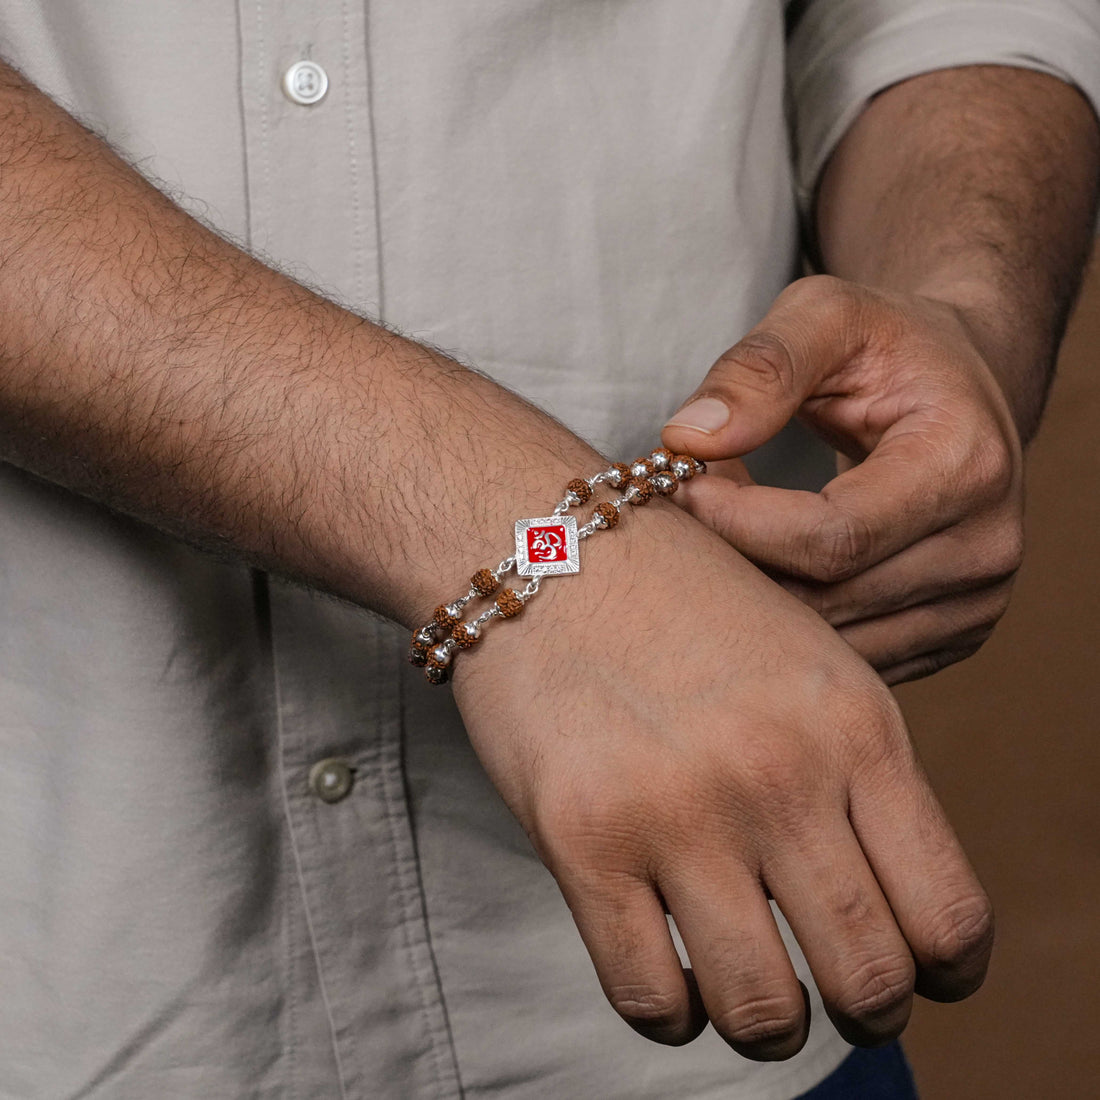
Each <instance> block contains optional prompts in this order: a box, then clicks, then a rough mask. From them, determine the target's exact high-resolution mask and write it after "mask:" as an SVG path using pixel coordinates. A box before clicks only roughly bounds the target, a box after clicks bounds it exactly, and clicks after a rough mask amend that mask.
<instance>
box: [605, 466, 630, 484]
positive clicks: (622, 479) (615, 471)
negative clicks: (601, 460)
mask: <svg viewBox="0 0 1100 1100" xmlns="http://www.w3.org/2000/svg"><path fill="white" fill-rule="evenodd" d="M629 477H630V467H629V466H628V465H627V464H626V463H625V462H612V463H611V476H610V477H609V478H608V479H607V484H608V485H610V486H611V488H612V489H618V488H620V487H621V486H623V485H625V484H626V482H627V480H628V479H629Z"/></svg>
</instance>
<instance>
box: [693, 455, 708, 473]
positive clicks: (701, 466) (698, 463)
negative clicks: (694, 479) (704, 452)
mask: <svg viewBox="0 0 1100 1100" xmlns="http://www.w3.org/2000/svg"><path fill="white" fill-rule="evenodd" d="M695 472H696V473H697V474H705V473H706V472H707V464H706V463H705V462H704V461H703V460H702V459H701V458H697V459H695Z"/></svg>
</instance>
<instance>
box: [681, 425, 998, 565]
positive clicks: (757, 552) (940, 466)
mask: <svg viewBox="0 0 1100 1100" xmlns="http://www.w3.org/2000/svg"><path fill="white" fill-rule="evenodd" d="M987 450H988V444H986V443H985V442H982V441H977V442H975V441H971V440H968V439H964V438H961V437H960V436H959V435H957V434H955V433H953V432H951V431H949V430H945V426H944V425H943V424H942V423H937V422H935V421H934V420H932V419H931V417H924V416H921V415H918V414H913V415H911V416H910V417H907V418H906V419H905V420H903V421H900V422H899V423H898V424H897V425H895V426H894V427H893V428H891V429H889V430H888V431H887V432H886V433H885V434H884V435H883V437H882V439H881V440H880V442H879V444H878V446H877V447H875V449H874V450H873V451H872V452H871V453H870V454H869V455H868V456H867V457H866V458H865V459H864V460H863V461H862V462H860V463H859V464H857V465H855V466H852V467H851V468H850V469H848V470H846V471H844V472H843V473H841V474H839V475H838V476H837V477H835V478H834V479H833V480H832V481H830V482H829V483H828V484H827V485H825V486H824V488H822V489H821V491H820V492H817V493H814V492H806V491H804V490H797V489H776V488H773V487H771V486H766V485H752V484H748V485H739V484H735V483H734V482H731V481H726V480H719V479H711V478H702V479H700V480H699V481H698V482H696V483H695V484H693V485H692V486H691V487H690V490H691V491H690V494H687V495H686V496H687V499H686V502H685V503H686V507H687V508H688V510H689V511H690V512H691V513H692V515H694V516H695V517H696V518H697V519H699V520H701V521H702V522H703V523H705V524H706V525H707V526H708V527H710V528H711V529H712V530H714V531H716V532H717V533H718V534H720V535H721V536H722V537H723V538H724V539H725V540H726V541H727V542H729V543H730V544H731V545H732V546H734V547H735V548H736V549H737V550H739V551H740V552H741V553H743V554H744V555H745V556H746V557H748V558H751V559H752V560H753V561H755V562H757V563H758V564H760V565H763V566H765V567H767V568H770V569H775V570H778V571H781V572H784V573H789V574H791V575H793V576H796V577H801V578H803V579H806V580H813V581H821V582H827V583H835V582H837V581H841V580H845V579H847V578H848V577H852V576H855V575H856V574H858V573H861V572H863V571H864V570H865V569H868V568H870V567H871V566H872V565H876V564H877V563H878V562H881V561H884V560H885V559H886V558H889V557H891V556H893V555H894V554H896V553H898V551H900V550H904V549H905V548H906V547H908V546H912V545H913V544H915V543H917V542H920V541H921V540H922V539H925V538H927V537H928V536H929V535H932V534H934V533H936V532H937V531H942V530H944V529H945V528H948V527H951V526H953V525H954V524H956V523H958V522H960V521H961V520H963V519H965V518H966V517H967V516H969V515H972V514H973V513H974V512H975V511H976V510H977V509H979V508H980V507H981V506H982V505H983V504H985V503H987V502H988V501H989V500H992V499H993V498H996V497H999V496H1001V495H1003V492H1004V491H1005V489H1006V484H1005V476H1008V477H1010V476H1011V471H1010V470H1009V469H1007V463H1006V464H1005V465H1006V469H1005V471H1004V472H1003V475H1002V471H1000V470H998V471H996V472H995V473H996V476H994V477H990V476H989V472H990V471H989V467H990V465H991V463H992V462H993V461H994V459H993V458H992V457H985V452H986V451H987Z"/></svg>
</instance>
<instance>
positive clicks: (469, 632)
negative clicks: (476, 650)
mask: <svg viewBox="0 0 1100 1100" xmlns="http://www.w3.org/2000/svg"><path fill="white" fill-rule="evenodd" d="M451 637H452V638H454V640H455V641H456V642H457V643H458V647H459V648H460V649H469V648H470V646H472V645H477V642H478V639H479V638H480V637H481V627H480V626H478V625H477V623H457V624H456V625H455V628H454V630H452V631H451Z"/></svg>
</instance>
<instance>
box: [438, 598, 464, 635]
mask: <svg viewBox="0 0 1100 1100" xmlns="http://www.w3.org/2000/svg"><path fill="white" fill-rule="evenodd" d="M432 618H433V619H434V620H435V622H436V624H437V625H438V626H441V627H442V628H443V629H444V630H447V631H449V630H450V629H451V627H453V626H454V625H455V623H457V622H458V619H459V615H458V614H456V613H455V610H454V608H453V607H449V606H448V605H446V604H440V605H439V606H438V607H437V608H436V609H435V611H433V612H432Z"/></svg>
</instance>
